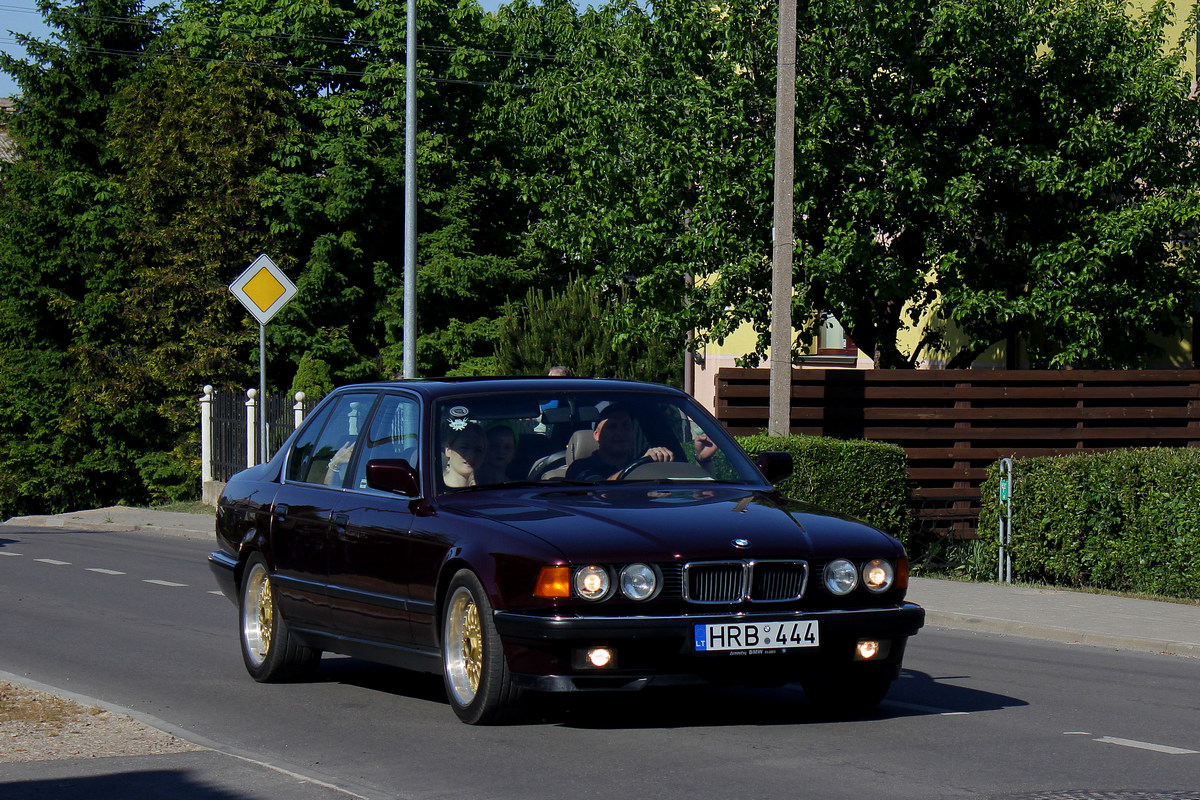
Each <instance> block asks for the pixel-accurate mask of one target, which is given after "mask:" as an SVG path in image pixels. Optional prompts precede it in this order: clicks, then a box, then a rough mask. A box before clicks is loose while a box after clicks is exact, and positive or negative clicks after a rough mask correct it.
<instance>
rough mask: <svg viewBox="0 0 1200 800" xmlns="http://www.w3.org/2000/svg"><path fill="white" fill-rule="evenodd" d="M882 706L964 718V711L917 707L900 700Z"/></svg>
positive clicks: (886, 702)
mask: <svg viewBox="0 0 1200 800" xmlns="http://www.w3.org/2000/svg"><path fill="white" fill-rule="evenodd" d="M883 704H884V705H888V706H895V707H896V708H903V709H907V710H908V711H920V712H921V713H922V714H940V715H941V716H943V717H964V716H966V715H967V712H966V711H951V710H950V709H948V708H935V707H933V706H919V705H917V704H916V703H904V702H901V701H900V700H884V701H883Z"/></svg>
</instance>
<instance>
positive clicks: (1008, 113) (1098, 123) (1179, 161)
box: [796, 0, 1200, 368]
mask: <svg viewBox="0 0 1200 800" xmlns="http://www.w3.org/2000/svg"><path fill="white" fill-rule="evenodd" d="M1127 11H1128V9H1127V7H1126V6H1125V4H1123V3H1118V2H1111V1H1110V0H1085V2H1065V1H1062V0H963V1H961V2H935V1H934V0H906V1H905V2H903V3H901V4H900V5H896V4H895V3H887V4H880V3H873V2H867V3H865V4H864V3H862V2H859V1H858V0H848V1H847V2H841V1H840V0H835V1H834V2H829V3H819V4H818V3H810V4H803V5H802V6H801V13H800V26H799V27H800V30H801V31H802V34H801V40H800V47H799V57H798V70H799V72H800V74H801V75H802V76H804V77H803V78H802V80H801V81H800V87H799V89H798V101H797V102H798V109H797V112H798V113H797V119H798V125H797V164H799V165H803V167H802V168H800V169H798V172H797V189H796V197H797V223H796V227H797V239H798V255H797V262H798V264H799V265H800V271H799V272H798V275H797V278H798V282H799V286H800V287H801V288H802V290H803V291H804V293H805V294H806V296H807V299H808V300H809V302H810V303H812V304H813V305H814V306H815V307H817V308H818V309H820V310H822V311H829V312H833V313H834V314H835V315H836V316H837V317H838V318H839V319H840V320H841V322H842V324H843V325H844V326H845V327H846V329H847V331H848V333H849V334H850V335H851V336H852V337H853V339H854V340H855V342H856V343H857V344H858V345H859V346H860V347H862V348H863V349H865V350H867V351H868V352H871V353H873V354H874V355H875V360H876V364H877V366H883V367H888V366H891V367H895V366H911V365H912V364H913V363H914V362H915V361H916V360H917V359H918V358H922V357H926V356H928V355H929V351H928V350H926V349H924V348H925V347H927V346H928V347H933V348H937V347H947V346H948V343H947V342H945V341H941V340H939V339H938V332H939V331H940V330H942V329H943V327H944V326H936V325H935V326H934V327H933V328H932V329H931V331H930V333H931V334H932V335H931V336H929V337H927V339H926V340H925V341H924V342H922V343H921V345H918V347H917V348H916V349H914V350H911V351H908V352H901V351H900V349H899V346H898V344H897V335H898V332H899V331H900V330H901V329H902V328H903V326H905V325H906V324H907V325H915V324H916V322H917V320H918V319H919V318H920V317H921V315H922V314H923V313H925V312H926V311H928V310H929V309H931V308H935V309H936V313H937V316H938V317H939V318H940V319H941V320H944V321H952V322H953V323H955V324H956V325H957V326H958V328H959V329H960V330H961V331H963V332H965V333H966V335H967V339H968V340H967V342H966V343H965V344H964V345H962V346H961V347H960V348H959V349H957V350H956V351H953V352H950V353H949V354H948V359H949V366H951V367H967V366H970V365H971V363H972V362H973V361H974V360H975V359H976V358H978V357H979V356H980V355H981V354H983V353H984V352H985V351H986V350H987V349H988V348H989V347H991V346H992V345H993V344H995V343H997V342H1001V341H1004V340H1006V339H1009V340H1011V339H1014V338H1015V337H1020V338H1021V339H1022V340H1023V341H1024V343H1025V344H1026V346H1027V348H1028V353H1029V356H1030V359H1031V361H1032V363H1033V365H1034V366H1040V367H1053V366H1069V365H1078V366H1096V367H1118V368H1124V367H1138V366H1142V365H1144V364H1145V361H1146V359H1147V357H1148V356H1149V355H1151V354H1152V352H1153V349H1152V348H1153V345H1152V344H1151V342H1150V339H1149V337H1148V334H1152V333H1156V334H1162V335H1168V336H1170V335H1172V334H1177V332H1178V330H1179V322H1180V320H1181V319H1183V318H1184V317H1185V315H1186V314H1187V313H1188V311H1189V310H1190V306H1191V302H1192V299H1191V298H1192V297H1193V295H1194V294H1195V292H1196V290H1197V274H1196V265H1195V251H1194V248H1193V247H1192V246H1191V242H1190V239H1191V238H1192V237H1191V231H1192V230H1194V228H1195V225H1196V223H1197V221H1198V220H1200V197H1198V196H1197V195H1196V192H1195V186H1196V185H1197V182H1198V181H1200V173H1198V170H1200V160H1198V159H1197V158H1196V150H1195V148H1196V139H1195V130H1196V124H1197V120H1198V117H1197V114H1198V111H1200V104H1197V102H1196V101H1195V100H1194V99H1193V98H1192V95H1191V77H1190V75H1189V74H1187V73H1186V72H1185V71H1184V69H1183V67H1184V59H1185V55H1186V53H1185V49H1184V48H1183V47H1182V45H1180V46H1175V43H1173V42H1169V41H1167V39H1166V31H1167V30H1168V28H1169V26H1170V24H1171V22H1172V15H1171V13H1170V10H1169V6H1168V5H1166V4H1165V3H1159V4H1158V5H1156V6H1155V7H1154V8H1153V9H1151V10H1150V12H1149V13H1147V14H1145V15H1143V16H1136V15H1135V16H1131V15H1129V14H1128V13H1127ZM1194 30H1195V28H1194V26H1191V27H1189V28H1188V32H1187V33H1186V34H1185V36H1186V37H1194V35H1195V34H1194Z"/></svg>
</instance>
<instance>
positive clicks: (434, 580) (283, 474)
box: [209, 378, 925, 723]
mask: <svg viewBox="0 0 1200 800" xmlns="http://www.w3.org/2000/svg"><path fill="white" fill-rule="evenodd" d="M791 468H792V463H791V457H790V456H788V455H787V454H785V453H762V454H760V455H759V456H758V458H757V460H756V461H752V460H751V459H750V458H749V457H748V456H747V455H746V454H745V452H744V451H743V450H742V449H741V448H740V447H739V446H738V445H737V443H736V442H734V440H733V439H732V438H730V436H729V435H728V434H727V433H726V432H725V431H724V430H723V429H722V427H721V425H720V424H719V423H718V422H717V421H716V420H714V419H713V418H712V417H711V416H710V415H709V414H708V413H707V412H706V411H704V410H703V409H702V408H700V407H699V406H698V405H697V404H696V403H695V402H694V401H693V400H692V399H691V398H690V397H688V396H687V395H686V394H684V393H683V392H680V391H677V390H675V389H671V388H667V387H663V386H653V385H647V384H639V383H630V382H623V381H609V380H591V379H572V378H537V379H520V378H517V379H484V380H480V379H475V380H428V381H404V382H398V383H381V384H370V385H360V386H346V387H342V388H340V389H338V390H336V391H335V392H333V393H332V394H330V395H329V396H328V397H326V398H325V400H324V401H323V402H322V403H321V404H320V405H319V406H318V407H317V408H316V409H315V410H314V411H313V413H312V414H311V415H310V416H309V417H308V419H307V420H305V422H304V424H303V425H302V426H301V427H300V428H299V429H298V430H297V431H296V432H295V433H294V434H293V435H292V437H291V438H290V439H289V440H288V441H287V443H286V444H285V445H284V446H283V447H282V448H281V449H280V450H279V452H278V453H277V454H276V455H275V457H274V458H272V459H271V460H270V462H268V463H266V464H262V465H260V466H257V467H254V468H252V469H248V470H246V471H244V472H241V473H239V474H237V475H235V476H234V477H233V479H232V480H230V481H229V484H228V486H227V487H226V489H225V492H224V494H223V496H222V497H221V500H220V505H219V509H218V513H217V542H218V545H219V549H218V550H217V551H216V552H214V553H212V555H211V556H210V557H209V563H210V565H211V567H212V569H213V572H214V574H215V575H216V577H217V580H218V582H219V583H220V585H221V588H222V590H223V591H224V592H225V594H226V595H227V596H228V597H229V598H230V599H231V600H232V601H233V602H234V603H235V604H236V605H237V606H238V609H239V619H240V625H239V630H240V637H241V649H242V656H243V658H244V660H245V664H246V668H247V670H249V672H250V674H251V675H252V676H253V677H254V678H255V679H256V680H259V681H277V680H295V679H301V678H303V677H305V676H306V675H310V674H312V673H313V672H314V671H315V670H316V669H317V666H318V663H319V660H320V656H321V653H322V651H330V652H336V653H345V654H348V655H352V656H357V657H360V658H364V659H370V660H374V661H380V662H384V663H387V664H393V665H397V666H400V667H406V668H410V669H416V670H425V671H429V672H435V673H441V674H442V675H443V676H444V679H445V684H446V694H447V695H448V697H449V700H450V705H451V707H452V708H453V709H454V711H455V713H456V714H457V715H458V716H459V717H460V718H461V719H462V720H463V721H464V722H469V723H495V722H499V721H502V720H504V719H506V718H509V717H511V716H512V714H513V713H514V712H515V711H517V710H518V709H519V708H520V705H521V700H522V698H523V696H524V695H525V694H526V693H527V692H534V691H536V692H572V691H617V690H633V689H640V688H643V687H646V686H652V685H653V686H659V685H668V684H687V683H698V682H704V681H713V682H723V683H735V684H744V685H750V686H778V685H782V684H785V683H789V682H799V683H800V684H801V686H803V688H804V691H805V693H806V694H807V695H808V697H809V699H810V701H811V702H812V703H814V704H815V705H817V706H819V707H821V708H823V709H825V710H827V711H831V712H835V713H845V712H860V711H863V710H866V709H870V708H873V707H874V706H875V705H876V704H878V703H879V701H880V700H881V699H882V698H883V697H884V695H885V694H886V693H887V691H888V687H889V686H890V684H891V682H892V680H894V679H895V678H896V677H897V675H898V674H899V671H900V663H901V659H902V658H903V656H904V647H905V644H906V642H907V640H908V637H909V636H912V635H914V634H915V633H916V632H917V631H918V630H919V629H920V627H921V625H922V624H923V622H924V616H925V614H924V611H923V610H922V609H921V608H920V607H919V606H916V605H913V604H912V603H908V602H905V600H904V595H905V589H906V587H907V583H908V561H907V559H906V557H905V553H904V548H903V547H902V546H901V544H900V543H899V542H898V541H896V540H895V539H894V538H892V537H891V536H888V535H887V534H885V533H882V532H880V531H878V530H876V529H874V528H871V527H869V526H867V525H865V524H863V523H861V522H857V521H855V520H853V519H848V518H846V517H842V516H838V515H837V514H836V513H833V512H829V511H823V510H821V509H818V508H815V507H813V506H810V505H807V504H805V503H802V502H798V501H794V500H789V499H787V498H785V497H783V496H782V495H781V494H780V493H779V492H778V491H777V490H775V489H774V488H773V486H772V483H773V482H777V481H779V480H781V479H782V478H784V477H786V476H787V475H788V474H789V473H790V471H791Z"/></svg>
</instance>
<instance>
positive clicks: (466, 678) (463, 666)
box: [446, 586, 483, 706]
mask: <svg viewBox="0 0 1200 800" xmlns="http://www.w3.org/2000/svg"><path fill="white" fill-rule="evenodd" d="M482 671H483V631H482V630H481V629H480V627H479V606H478V605H476V603H475V598H474V597H473V596H472V595H471V591H470V590H469V589H467V588H466V587H465V586H460V587H458V589H456V590H455V591H454V594H453V595H452V596H451V598H450V604H449V606H448V608H447V615H446V677H447V681H448V683H449V688H450V691H451V692H453V694H454V698H453V699H454V700H455V701H456V702H458V703H460V704H462V705H464V706H465V705H470V704H471V702H472V701H473V700H474V699H475V695H476V693H477V692H478V691H479V676H480V674H481V673H482Z"/></svg>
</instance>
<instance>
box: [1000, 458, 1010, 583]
mask: <svg viewBox="0 0 1200 800" xmlns="http://www.w3.org/2000/svg"><path fill="white" fill-rule="evenodd" d="M1012 477H1013V463H1012V459H1011V458H1002V459H1000V559H999V568H998V569H999V572H998V575H997V577H998V578H999V580H1000V583H1012V552H1011V551H1010V549H1009V548H1010V546H1011V545H1012V490H1013V485H1012Z"/></svg>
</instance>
